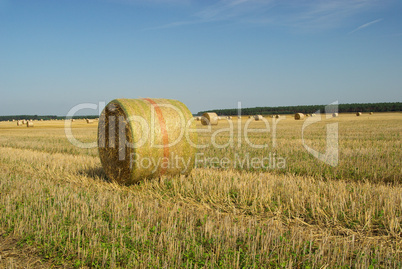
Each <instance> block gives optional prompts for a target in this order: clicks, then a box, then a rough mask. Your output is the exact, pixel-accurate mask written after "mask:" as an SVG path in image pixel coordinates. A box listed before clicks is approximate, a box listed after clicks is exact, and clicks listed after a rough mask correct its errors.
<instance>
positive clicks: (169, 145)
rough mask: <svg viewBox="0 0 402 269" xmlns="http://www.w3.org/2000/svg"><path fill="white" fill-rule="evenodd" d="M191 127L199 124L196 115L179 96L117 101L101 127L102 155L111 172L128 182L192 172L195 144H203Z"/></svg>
mask: <svg viewBox="0 0 402 269" xmlns="http://www.w3.org/2000/svg"><path fill="white" fill-rule="evenodd" d="M188 123H190V124H188ZM188 128H190V129H195V122H194V119H193V116H192V114H191V112H190V111H189V110H188V108H187V107H186V106H185V105H184V104H183V103H181V102H179V101H177V100H170V99H150V98H145V99H116V100H113V101H111V102H110V103H109V104H108V105H107V106H106V108H105V109H104V110H103V112H102V114H101V117H100V119H99V127H98V149H99V156H100V159H101V163H102V166H103V169H104V170H105V173H106V174H107V175H108V177H109V178H110V179H111V180H114V181H117V182H119V183H122V184H132V183H135V182H138V181H141V180H142V179H144V178H153V177H159V176H162V175H177V174H189V173H190V172H191V170H192V168H193V167H194V162H195V153H196V148H195V147H193V146H192V145H191V143H194V144H197V139H198V136H197V134H196V132H192V131H190V130H189V129H188ZM187 134H188V136H187ZM177 159H178V160H179V161H178V162H176V160H177Z"/></svg>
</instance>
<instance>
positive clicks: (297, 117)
mask: <svg viewBox="0 0 402 269" xmlns="http://www.w3.org/2000/svg"><path fill="white" fill-rule="evenodd" d="M302 119H304V114H303V113H296V114H295V120H302Z"/></svg>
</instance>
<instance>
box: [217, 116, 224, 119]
mask: <svg viewBox="0 0 402 269" xmlns="http://www.w3.org/2000/svg"><path fill="white" fill-rule="evenodd" d="M224 119H226V117H221V116H219V117H218V120H224Z"/></svg>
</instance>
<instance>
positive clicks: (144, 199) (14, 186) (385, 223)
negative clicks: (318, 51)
mask: <svg viewBox="0 0 402 269" xmlns="http://www.w3.org/2000/svg"><path fill="white" fill-rule="evenodd" d="M267 120H268V122H269V130H265V131H264V132H254V133H249V134H248V137H245V135H244V132H240V133H239V132H238V129H239V125H238V120H237V119H235V120H233V122H232V123H230V122H228V121H221V122H220V123H219V125H218V126H214V127H213V128H212V130H211V132H201V131H200V132H199V141H200V144H202V145H205V148H203V149H200V150H199V151H198V153H197V164H196V166H197V167H196V168H195V169H193V171H192V173H191V174H190V175H189V176H187V177H185V176H177V177H170V178H169V177H161V178H156V179H150V180H145V181H143V182H141V183H140V184H136V185H131V186H122V185H119V184H117V183H115V182H110V181H109V180H108V179H107V177H106V175H105V174H104V172H103V170H102V167H101V164H100V161H99V157H98V151H97V148H92V149H81V148H78V147H75V146H74V145H72V144H71V143H70V142H69V141H68V140H67V139H66V135H65V132H64V121H51V122H47V121H45V122H35V127H34V128H26V127H17V126H16V123H15V122H0V234H1V236H0V267H2V268H3V267H6V268H18V266H21V265H22V266H25V267H28V268H29V267H30V266H31V267H32V268H39V267H40V266H43V268H48V267H49V266H56V267H77V268H80V267H93V268H103V267H110V268H133V267H143V268H149V267H151V268H152V267H153V268H180V267H183V268H203V267H206V268H215V267H216V268H219V267H220V268H253V267H254V268H261V267H268V268H350V267H353V268H369V267H370V266H371V267H372V268H401V267H402V262H401V261H402V227H401V226H402V165H401V159H402V146H401V134H402V124H401V122H402V114H401V113H376V114H374V115H368V114H363V115H362V116H360V117H356V116H355V115H352V114H340V116H339V117H338V118H331V119H328V120H325V119H324V117H323V120H322V121H320V122H317V123H315V124H312V125H310V126H308V127H307V128H306V129H305V130H304V136H303V137H304V143H305V146H308V147H310V148H313V149H315V150H317V151H320V152H324V151H325V150H326V141H327V140H326V135H327V132H326V128H327V127H326V126H328V124H334V123H337V124H338V130H339V131H338V136H339V162H338V164H337V166H335V167H332V166H330V165H328V164H326V163H324V162H321V161H320V160H318V159H316V158H315V157H313V156H312V155H311V154H310V153H309V152H307V150H306V148H305V147H304V146H303V142H302V135H301V134H302V126H303V123H304V122H303V121H295V120H294V119H293V118H291V117H290V116H287V117H286V119H281V120H279V121H277V122H274V120H273V119H271V118H269V119H267ZM246 122H247V117H244V118H243V119H242V123H241V124H240V126H241V128H242V130H243V129H244V126H245V124H247V123H246ZM231 124H233V129H232V130H233V135H231V133H230V127H231ZM72 126H73V134H74V136H75V137H76V138H77V139H78V140H80V141H83V142H94V141H96V138H97V124H96V122H95V123H93V124H86V123H85V122H84V121H76V122H74V123H72ZM197 127H198V128H200V129H206V127H202V126H201V125H200V124H199V123H197ZM248 127H249V128H256V129H258V128H264V127H266V126H265V125H264V123H261V122H251V123H249V126H248ZM225 128H226V131H225V130H224V129H225ZM219 130H221V132H218V133H216V131H219ZM231 138H233V141H232V140H231ZM247 139H249V140H247ZM214 143H215V146H213V144H214ZM250 143H252V144H254V145H264V144H266V147H265V148H262V149H260V148H255V147H252V146H251V144H250ZM226 144H228V145H227V146H226ZM216 145H220V146H218V147H217V146H216ZM260 160H263V161H262V162H260ZM7 242H8V243H7ZM10 242H12V243H10ZM2 244H3V246H6V245H7V246H8V248H4V247H3V248H2V247H1V245H2ZM27 253H29V255H28V254H27ZM23 257H25V258H23ZM30 257H31V258H30ZM32 257H35V258H32Z"/></svg>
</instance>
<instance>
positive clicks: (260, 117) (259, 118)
mask: <svg viewBox="0 0 402 269" xmlns="http://www.w3.org/2000/svg"><path fill="white" fill-rule="evenodd" d="M254 119H255V120H262V115H255V116H254Z"/></svg>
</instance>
